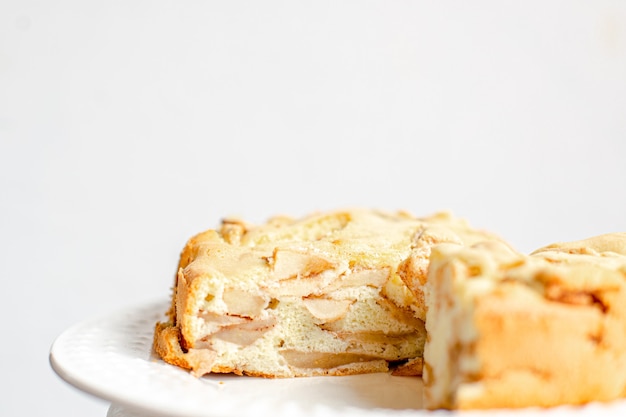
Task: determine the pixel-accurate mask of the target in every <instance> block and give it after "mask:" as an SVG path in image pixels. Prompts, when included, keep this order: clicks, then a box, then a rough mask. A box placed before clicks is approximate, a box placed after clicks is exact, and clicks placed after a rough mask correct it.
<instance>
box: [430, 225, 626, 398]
mask: <svg viewBox="0 0 626 417" xmlns="http://www.w3.org/2000/svg"><path fill="white" fill-rule="evenodd" d="M625 255H626V234H610V235H603V236H599V237H595V238H592V239H588V240H583V241H578V242H570V243H562V244H555V245H550V246H547V247H545V248H542V249H539V250H538V251H536V252H534V253H533V254H532V255H531V256H524V255H520V254H518V253H515V252H513V251H511V250H510V249H509V248H508V247H506V246H503V245H500V244H499V243H495V242H489V243H483V244H478V245H475V246H473V247H462V246H459V245H446V244H444V245H438V246H437V247H435V248H433V250H432V256H431V259H430V267H429V273H428V283H427V285H426V291H425V293H426V300H427V301H426V302H427V307H428V313H427V317H426V329H427V332H428V336H427V342H426V346H425V353H424V362H425V364H424V375H423V379H424V383H425V398H424V401H425V406H426V407H428V408H433V409H434V408H451V409H455V408H458V409H471V408H502V407H524V406H555V405H561V404H583V403H587V402H591V401H607V400H613V399H617V398H620V397H623V396H625V395H626V256H625Z"/></svg>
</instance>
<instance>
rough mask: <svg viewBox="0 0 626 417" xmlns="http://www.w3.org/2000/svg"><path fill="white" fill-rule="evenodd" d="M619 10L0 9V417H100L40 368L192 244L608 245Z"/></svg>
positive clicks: (618, 194) (619, 73) (149, 296)
mask: <svg viewBox="0 0 626 417" xmlns="http://www.w3.org/2000/svg"><path fill="white" fill-rule="evenodd" d="M625 157H626V2H623V1H618V0H616V1H604V0H597V1H573V0H569V1H525V2H510V1H495V0H493V1H487V0H484V1H474V2H463V1H441V2H439V1H438V2H421V1H366V0H359V1H310V2H300V1H275V0H258V1H210V0H205V1H187V2H184V1H182V2H176V1H163V0H155V1H137V0H129V1H101V2H81V1H52V2H50V1H39V2H36V1H18V0H4V1H1V2H0V259H1V262H0V279H2V284H3V285H2V288H3V290H2V295H3V297H2V301H1V302H0V305H1V307H0V308H1V309H2V310H1V312H2V317H3V325H2V341H1V342H0V383H1V385H2V386H1V389H0V415H2V416H14V415H30V416H35V415H41V416H43V415H47V416H88V415H89V416H104V415H105V414H106V409H107V406H108V405H107V404H106V403H105V402H101V401H99V400H96V399H94V398H92V397H88V396H86V395H84V394H82V393H80V392H79V391H77V390H75V389H73V388H72V387H70V386H69V385H67V384H65V383H64V382H63V381H62V380H61V379H60V378H58V377H57V376H56V375H55V374H54V373H53V372H52V370H51V369H50V367H49V364H48V350H49V348H50V345H51V344H52V342H53V340H54V338H55V337H56V336H57V335H58V334H60V333H61V332H62V331H63V330H64V329H66V328H67V327H69V326H70V325H72V324H73V323H76V322H78V321H82V320H84V319H86V318H89V317H93V316H98V315H102V314H107V313H110V312H114V311H116V310H118V309H120V308H122V307H126V306H133V305H138V304H141V303H145V302H147V301H152V300H155V299H160V298H163V299H165V298H167V297H168V296H169V287H170V285H171V283H172V280H173V273H174V268H175V264H176V262H177V257H178V253H179V251H180V249H181V248H182V246H183V244H184V242H185V241H186V239H187V238H188V237H190V236H191V235H192V234H194V233H196V232H199V231H201V230H203V229H205V228H209V227H213V226H216V225H217V224H218V222H219V220H220V219H221V218H222V217H224V216H227V215H231V214H236V215H240V216H243V217H244V218H246V219H249V220H253V221H262V220H264V219H266V218H267V217H268V216H270V215H272V214H277V213H285V214H291V215H294V216H298V215H301V214H305V213H308V212H311V211H315V210H320V209H329V208H339V207H348V206H366V207H376V208H383V209H389V210H395V209H406V210H409V211H411V212H413V213H415V214H416V215H426V214H430V213H432V212H433V211H437V210H441V209H448V210H452V211H453V212H454V213H456V214H457V215H459V216H462V217H466V218H468V219H469V220H470V222H471V223H472V224H473V225H475V226H477V227H481V228H486V229H490V230H493V231H495V232H497V233H499V234H500V235H502V236H503V237H505V238H507V239H508V240H510V241H511V243H512V244H513V245H514V246H516V247H517V248H518V249H520V250H522V251H530V250H532V249H533V248H536V247H538V246H542V245H544V244H547V243H551V242H553V241H557V240H571V239H579V238H584V237H588V236H591V235H594V234H599V233H605V232H612V231H626V215H625V211H626V192H625V190H624V188H625V187H624V182H625V180H626V163H625Z"/></svg>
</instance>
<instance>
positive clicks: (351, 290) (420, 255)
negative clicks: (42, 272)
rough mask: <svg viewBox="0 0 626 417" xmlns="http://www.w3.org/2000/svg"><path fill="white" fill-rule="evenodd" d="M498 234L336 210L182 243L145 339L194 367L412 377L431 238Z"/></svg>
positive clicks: (197, 370) (230, 222) (457, 240)
mask: <svg viewBox="0 0 626 417" xmlns="http://www.w3.org/2000/svg"><path fill="white" fill-rule="evenodd" d="M485 240H487V241H491V240H496V241H498V238H497V237H495V236H493V235H491V234H488V233H485V232H482V231H477V230H474V229H472V228H471V227H469V226H468V225H467V223H466V222H465V221H464V220H461V219H457V218H454V217H452V216H451V215H449V214H446V213H440V214H436V215H433V216H430V217H425V218H416V217H414V216H412V215H410V214H407V213H404V212H397V213H388V212H382V211H376V210H343V211H333V212H326V213H316V214H312V215H309V216H306V217H304V218H301V219H292V218H288V217H276V218H273V219H270V220H269V221H268V222H267V223H265V224H262V225H252V224H248V223H246V222H243V221H241V220H236V219H226V220H224V221H223V222H222V225H221V227H220V228H218V229H216V230H208V231H206V232H204V233H201V234H199V235H197V236H195V237H193V238H192V239H190V240H189V242H188V243H187V245H186V246H185V248H184V250H183V252H182V254H181V258H180V262H179V268H178V273H177V276H176V283H175V287H174V294H173V297H172V306H171V309H170V311H169V312H168V317H169V321H167V322H163V323H158V324H157V326H156V330H155V341H154V347H155V350H156V352H157V353H158V354H159V355H160V356H161V357H162V358H163V359H164V360H165V361H166V362H169V363H172V364H175V365H178V366H181V367H183V368H186V369H190V370H191V371H192V372H193V373H194V374H195V375H198V376H200V375H203V374H206V373H211V372H213V373H235V374H240V375H241V374H245V375H253V376H263V377H295V376H313V375H349V374H358V373H366V372H381V371H387V370H388V369H389V367H390V364H392V365H396V364H402V365H401V366H400V367H399V368H398V369H397V371H396V372H397V373H398V374H400V375H420V374H421V364H422V356H423V348H424V343H425V337H426V332H425V329H424V318H425V316H426V310H425V307H424V301H423V299H424V297H423V295H424V294H423V291H422V288H423V284H424V283H425V280H426V275H425V274H426V272H427V264H428V257H429V256H430V249H431V247H432V246H434V245H436V244H439V243H442V242H451V243H454V244H458V245H470V244H474V243H477V242H481V241H485Z"/></svg>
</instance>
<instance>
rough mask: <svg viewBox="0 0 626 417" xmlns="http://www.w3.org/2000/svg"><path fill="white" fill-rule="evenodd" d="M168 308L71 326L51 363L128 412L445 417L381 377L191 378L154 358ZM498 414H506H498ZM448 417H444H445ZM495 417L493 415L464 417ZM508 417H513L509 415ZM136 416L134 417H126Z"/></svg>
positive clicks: (402, 382) (413, 387)
mask: <svg viewBox="0 0 626 417" xmlns="http://www.w3.org/2000/svg"><path fill="white" fill-rule="evenodd" d="M167 306H168V302H166V301H160V302H155V303H152V304H149V305H146V306H141V307H137V308H131V309H127V310H124V311H121V312H119V313H116V314H113V315H110V316H106V317H103V318H100V319H94V320H88V321H85V322H83V323H80V324H77V325H75V326H73V327H71V328H70V329H68V330H66V331H65V332H64V333H63V334H61V335H60V336H59V337H58V338H57V339H56V340H55V342H54V344H53V345H52V349H51V351H50V363H51V365H52V368H53V369H54V370H55V371H56V372H57V374H59V376H60V377H61V378H63V379H64V380H65V381H67V382H68V383H70V384H71V385H73V386H75V387H77V388H79V389H81V390H83V391H85V392H88V393H90V394H93V395H95V396H97V397H100V398H103V399H105V400H108V401H111V402H112V403H115V404H116V407H119V408H118V411H117V412H118V414H117V415H122V410H128V411H127V413H128V415H131V413H149V414H150V415H153V416H175V417H215V416H220V417H227V416H237V417H246V416H255V417H256V416H259V415H266V414H271V415H272V416H273V417H292V416H308V417H322V416H324V417H328V416H339V415H341V416H342V417H352V416H354V417H357V416H359V417H361V416H366V417H383V416H385V417H400V416H409V415H410V416H417V415H432V414H440V413H445V412H443V411H439V412H435V413H433V412H427V411H425V410H422V409H421V396H422V383H421V380H420V379H419V378H411V377H394V376H391V375H389V374H386V373H378V374H369V375H356V376H344V377H313V378H295V379H263V378H252V377H238V376H234V375H210V376H205V377H203V378H195V377H193V376H191V375H190V374H189V373H188V372H186V371H184V370H182V369H179V368H177V367H174V366H171V365H168V364H166V363H164V362H163V361H162V360H160V359H158V358H157V357H155V356H154V355H153V353H152V332H153V329H154V324H155V323H156V322H157V321H159V320H163V318H164V312H165V310H166V309H167ZM502 411H504V410H502ZM625 411H626V402H623V401H620V402H615V403H612V404H592V405H589V406H586V407H582V408H576V407H558V408H553V409H550V410H547V411H546V410H538V409H524V410H518V411H515V412H514V413H513V414H515V415H516V416H518V415H520V416H521V415H537V414H541V415H546V414H549V415H576V416H582V415H594V414H596V413H598V412H610V413H612V414H613V415H623V413H624V412H625ZM446 414H448V413H446ZM471 414H475V415H476V414H479V415H484V414H489V415H495V414H499V412H497V411H496V412H487V413H482V412H481V413H463V415H464V416H468V415H471ZM505 414H506V415H511V411H510V410H509V411H507V412H506V413H505ZM132 415H135V414H132Z"/></svg>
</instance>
